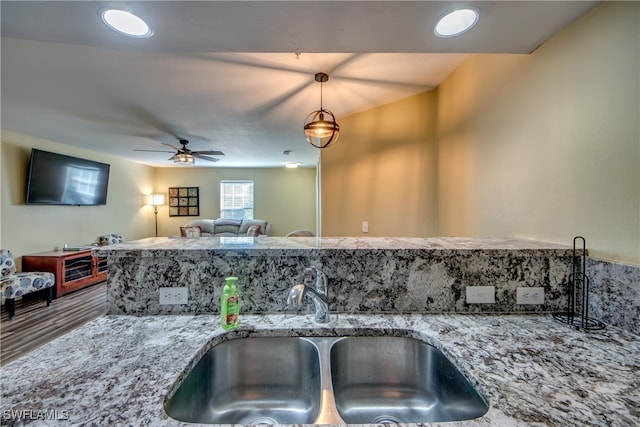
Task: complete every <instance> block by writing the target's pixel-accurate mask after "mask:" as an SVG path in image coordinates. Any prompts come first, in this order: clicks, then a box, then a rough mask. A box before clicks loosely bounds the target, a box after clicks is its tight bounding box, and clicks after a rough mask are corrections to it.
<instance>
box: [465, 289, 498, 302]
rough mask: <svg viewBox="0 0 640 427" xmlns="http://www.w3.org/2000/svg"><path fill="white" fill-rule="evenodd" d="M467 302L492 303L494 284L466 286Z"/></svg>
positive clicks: (494, 295)
mask: <svg viewBox="0 0 640 427" xmlns="http://www.w3.org/2000/svg"><path fill="white" fill-rule="evenodd" d="M466 290H467V304H494V303H495V302H496V287H495V286H467V287H466Z"/></svg>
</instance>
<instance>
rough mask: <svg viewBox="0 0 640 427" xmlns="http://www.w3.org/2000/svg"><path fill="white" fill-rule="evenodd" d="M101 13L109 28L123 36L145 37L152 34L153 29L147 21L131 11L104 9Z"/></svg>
mask: <svg viewBox="0 0 640 427" xmlns="http://www.w3.org/2000/svg"><path fill="white" fill-rule="evenodd" d="M101 15H102V21H103V22H104V23H105V24H107V26H108V27H109V28H111V29H112V30H114V31H117V32H118V33H120V34H124V35H125V36H129V37H136V38H147V37H151V36H152V35H153V31H151V28H149V26H148V25H147V23H146V22H144V21H143V20H142V19H140V18H139V17H137V16H136V15H134V14H133V13H131V12H127V11H124V10H118V9H105V10H103V11H102V14H101Z"/></svg>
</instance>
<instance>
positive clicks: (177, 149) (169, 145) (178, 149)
mask: <svg viewBox="0 0 640 427" xmlns="http://www.w3.org/2000/svg"><path fill="white" fill-rule="evenodd" d="M161 144H162V145H166V146H167V147H171V148H173V149H174V150H176V151H180V150H181V148H178V147H176V146H174V145H171V144H167V143H166V142H161Z"/></svg>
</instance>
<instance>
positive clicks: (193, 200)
mask: <svg viewBox="0 0 640 427" xmlns="http://www.w3.org/2000/svg"><path fill="white" fill-rule="evenodd" d="M199 188H200V187H169V216H198V215H200V190H199Z"/></svg>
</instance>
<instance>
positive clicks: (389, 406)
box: [165, 336, 489, 424]
mask: <svg viewBox="0 0 640 427" xmlns="http://www.w3.org/2000/svg"><path fill="white" fill-rule="evenodd" d="M488 409H489V407H488V404H487V402H486V401H485V400H484V399H483V398H482V396H480V394H479V393H478V392H477V391H476V390H475V389H474V387H473V386H472V385H471V384H470V383H469V381H468V380H467V379H466V378H465V376H464V375H463V374H462V373H461V372H460V371H459V370H458V369H457V368H456V367H455V366H454V365H453V363H451V361H450V360H449V359H447V357H446V356H445V355H444V354H443V353H442V352H441V351H440V350H438V349H437V348H435V347H433V346H431V345H429V344H427V343H424V342H422V341H420V340H417V339H413V338H402V337H388V336H376V337H369V336H367V337H360V336H350V337H260V338H240V339H234V340H229V341H225V342H222V343H220V344H218V345H216V346H214V347H212V348H211V349H210V350H209V351H208V352H207V353H205V355H204V356H203V357H202V359H200V361H199V362H198V363H197V364H196V365H195V367H194V368H193V369H192V370H191V372H189V373H188V374H187V376H186V377H185V378H184V380H183V381H182V383H181V384H180V386H179V387H178V388H177V390H176V392H175V393H174V394H173V395H172V396H169V397H168V398H167V399H166V401H165V411H166V412H167V414H168V415H169V416H170V417H171V418H174V419H176V420H179V421H185V422H193V423H211V424H381V423H428V422H444V421H461V420H468V419H473V418H477V417H480V416H482V415H484V414H485V413H486V412H487V411H488Z"/></svg>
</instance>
